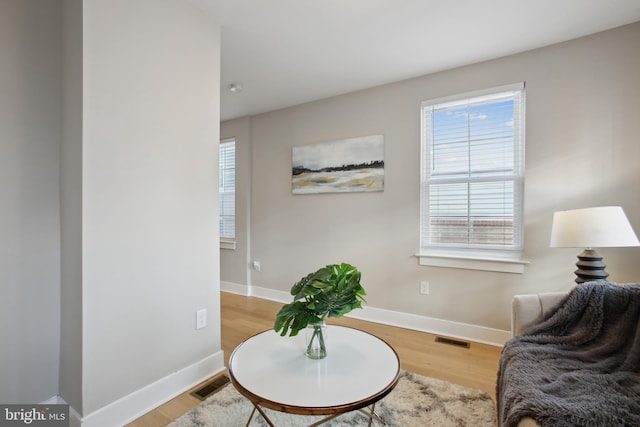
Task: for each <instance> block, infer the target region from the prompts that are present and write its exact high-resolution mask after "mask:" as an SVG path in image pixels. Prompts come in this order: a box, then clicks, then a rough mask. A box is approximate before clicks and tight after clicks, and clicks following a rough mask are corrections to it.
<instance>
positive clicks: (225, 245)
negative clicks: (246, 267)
mask: <svg viewBox="0 0 640 427" xmlns="http://www.w3.org/2000/svg"><path fill="white" fill-rule="evenodd" d="M220 249H229V250H232V251H235V250H236V242H235V240H220Z"/></svg>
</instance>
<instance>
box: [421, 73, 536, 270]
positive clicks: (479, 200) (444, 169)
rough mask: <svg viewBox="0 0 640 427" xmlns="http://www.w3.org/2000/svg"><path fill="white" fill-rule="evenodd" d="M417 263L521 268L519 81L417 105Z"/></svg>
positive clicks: (521, 118) (521, 101)
mask: <svg viewBox="0 0 640 427" xmlns="http://www.w3.org/2000/svg"><path fill="white" fill-rule="evenodd" d="M421 168H422V182H421V215H420V222H421V230H420V232H421V236H420V242H421V243H420V254H419V256H420V263H421V264H422V265H437V266H445V267H459V268H472V269H481V270H495V271H508V272H514V273H515V272H522V269H523V264H525V262H522V261H520V259H521V253H522V246H523V221H522V199H523V187H524V186H523V183H524V84H519V85H514V86H506V87H501V88H495V89H491V90H487V91H482V92H475V93H472V94H465V95H462V96H457V97H450V98H445V99H437V100H432V101H426V102H423V103H422V167H421Z"/></svg>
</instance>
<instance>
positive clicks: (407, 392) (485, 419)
mask: <svg viewBox="0 0 640 427" xmlns="http://www.w3.org/2000/svg"><path fill="white" fill-rule="evenodd" d="M252 409H253V405H252V404H251V402H250V401H249V400H247V399H246V398H244V397H243V396H242V395H240V394H239V393H238V392H237V391H236V389H235V388H234V387H233V385H231V384H228V385H226V386H225V387H224V388H223V389H221V390H220V391H218V392H217V393H216V394H214V395H212V396H211V397H209V398H208V399H207V400H205V401H204V402H202V403H201V404H200V405H198V406H197V407H196V408H194V409H193V410H191V411H189V412H188V413H187V414H185V415H184V416H182V417H180V418H179V419H177V420H176V421H174V422H173V423H171V424H170V425H169V427H214V426H215V427H236V426H237V427H241V426H245V425H246V424H247V420H248V419H249V414H251V410H252ZM265 412H266V413H267V416H268V417H269V418H270V419H271V421H272V422H273V423H274V424H275V425H276V426H277V427H299V426H305V425H309V424H312V423H314V422H315V421H317V420H319V419H321V418H323V417H318V416H302V415H292V414H284V413H281V412H277V411H272V410H270V409H265ZM376 413H377V414H378V415H379V416H381V417H382V418H383V419H384V420H385V422H386V425H388V426H393V427H425V426H430V427H432V426H433V427H436V426H437V427H449V426H452V427H453V426H473V427H485V426H487V427H488V426H491V427H493V426H495V425H496V414H495V406H494V403H493V400H492V399H491V397H490V396H489V395H488V394H487V393H485V392H483V391H480V390H474V389H470V388H467V387H463V386H460V385H456V384H451V383H449V382H446V381H442V380H437V379H434V378H429V377H425V376H422V375H417V374H414V373H411V372H407V371H403V372H402V373H401V374H400V379H399V381H398V384H397V385H396V387H395V388H394V389H393V391H392V392H391V393H389V395H387V396H386V397H385V398H384V399H382V400H381V401H379V402H378V403H377V404H376ZM367 423H368V417H367V416H365V415H364V414H362V413H361V412H359V411H353V412H348V413H346V414H342V415H340V416H339V417H337V418H334V419H333V420H331V421H329V422H328V423H326V424H323V426H327V427H345V426H366V425H367ZM373 425H374V426H379V425H381V424H380V423H379V422H377V421H375V420H374V422H373ZM250 426H251V427H265V426H268V424H267V423H266V421H265V420H264V419H263V418H262V416H261V415H260V414H259V413H258V412H256V413H255V415H254V417H253V419H252V420H251V424H250Z"/></svg>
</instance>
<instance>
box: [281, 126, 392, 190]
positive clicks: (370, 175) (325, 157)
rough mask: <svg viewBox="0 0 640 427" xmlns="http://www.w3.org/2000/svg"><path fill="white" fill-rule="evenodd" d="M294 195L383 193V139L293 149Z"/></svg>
mask: <svg viewBox="0 0 640 427" xmlns="http://www.w3.org/2000/svg"><path fill="white" fill-rule="evenodd" d="M292 166H293V167H292V181H291V189H292V192H293V194H313V193H351V192H361V191H383V189H384V136H383V135H372V136H364V137H358V138H349V139H342V140H338V141H331V142H324V143H320V144H310V145H300V146H297V147H293V162H292Z"/></svg>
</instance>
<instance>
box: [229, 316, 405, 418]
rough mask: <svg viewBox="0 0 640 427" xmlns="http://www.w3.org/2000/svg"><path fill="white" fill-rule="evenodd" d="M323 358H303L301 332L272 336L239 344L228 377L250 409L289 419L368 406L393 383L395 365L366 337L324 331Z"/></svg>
mask: <svg viewBox="0 0 640 427" xmlns="http://www.w3.org/2000/svg"><path fill="white" fill-rule="evenodd" d="M326 339H327V357H326V358H324V359H320V360H312V359H309V358H308V357H306V356H305V355H304V351H305V342H304V331H300V333H299V335H298V336H295V337H288V336H287V337H282V336H280V335H279V334H278V333H276V332H275V331H273V330H268V331H265V332H262V333H260V334H258V335H255V336H253V337H251V338H249V339H248V340H247V341H245V342H243V343H242V344H240V345H239V346H238V347H236V349H235V350H234V351H233V353H232V354H231V357H230V359H229V375H230V376H231V380H232V382H233V383H234V385H235V386H236V388H238V390H239V391H240V392H241V393H242V394H244V395H245V396H246V397H248V398H249V399H251V400H252V401H254V403H258V404H261V405H263V406H266V407H269V408H272V409H277V410H280V411H283V412H291V413H307V414H308V413H315V414H330V413H334V412H344V411H345V410H351V409H358V408H361V407H364V406H368V405H370V404H372V403H374V402H375V401H377V400H379V399H380V398H382V397H384V396H385V395H386V394H388V393H389V392H390V391H391V390H392V389H393V387H395V384H396V383H397V381H398V375H399V373H400V361H399V359H398V355H397V354H396V352H395V351H394V350H393V348H391V347H390V346H389V345H388V344H387V343H386V342H384V341H383V340H381V339H380V338H377V337H375V336H374V335H371V334H369V333H367V332H363V331H360V330H357V329H353V328H347V327H343V326H334V325H329V326H328V327H327V338H326Z"/></svg>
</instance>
